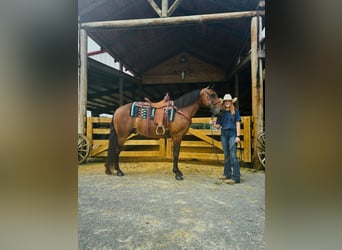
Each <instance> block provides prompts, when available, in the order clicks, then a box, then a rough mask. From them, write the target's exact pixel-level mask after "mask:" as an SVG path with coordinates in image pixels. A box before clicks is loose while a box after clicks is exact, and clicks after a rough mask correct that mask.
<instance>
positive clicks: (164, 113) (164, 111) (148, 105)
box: [131, 94, 175, 135]
mask: <svg viewBox="0 0 342 250" xmlns="http://www.w3.org/2000/svg"><path fill="white" fill-rule="evenodd" d="M144 99H145V102H134V103H133V104H132V108H131V116H140V117H142V118H143V119H147V127H148V131H150V120H153V122H154V123H155V124H156V125H157V128H156V134H157V135H165V133H166V132H167V131H168V127H169V126H168V125H169V121H173V116H174V109H175V106H174V102H173V101H171V98H170V96H169V95H168V94H166V95H165V97H164V98H163V99H162V100H161V101H159V102H154V103H153V102H151V100H150V99H148V98H147V97H145V98H144ZM137 109H139V111H138V110H137ZM134 114H136V115H134Z"/></svg>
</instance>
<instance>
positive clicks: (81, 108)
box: [78, 29, 88, 134]
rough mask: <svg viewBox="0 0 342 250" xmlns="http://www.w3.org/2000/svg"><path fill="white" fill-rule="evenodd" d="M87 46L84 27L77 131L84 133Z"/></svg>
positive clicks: (82, 30) (81, 46) (81, 39)
mask: <svg viewBox="0 0 342 250" xmlns="http://www.w3.org/2000/svg"><path fill="white" fill-rule="evenodd" d="M87 47H88V37H87V32H86V31H85V30H84V29H81V30H80V69H79V71H80V77H79V82H78V133H79V134H84V124H85V121H86V120H85V119H86V117H87V88H88V86H87V85H88V84H87V64H88V56H87V50H88V49H87Z"/></svg>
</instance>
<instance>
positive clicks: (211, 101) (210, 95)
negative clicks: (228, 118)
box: [201, 87, 222, 115]
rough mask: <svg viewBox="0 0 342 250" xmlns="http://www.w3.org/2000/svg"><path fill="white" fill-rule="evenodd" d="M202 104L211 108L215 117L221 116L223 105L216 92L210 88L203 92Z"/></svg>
mask: <svg viewBox="0 0 342 250" xmlns="http://www.w3.org/2000/svg"><path fill="white" fill-rule="evenodd" d="M201 102H202V105H203V106H205V107H209V108H210V112H211V113H212V114H213V115H217V114H219V113H220V111H221V109H222V103H221V101H220V99H219V98H218V96H217V94H216V92H215V91H214V90H213V89H210V88H209V87H206V88H204V89H202V90H201Z"/></svg>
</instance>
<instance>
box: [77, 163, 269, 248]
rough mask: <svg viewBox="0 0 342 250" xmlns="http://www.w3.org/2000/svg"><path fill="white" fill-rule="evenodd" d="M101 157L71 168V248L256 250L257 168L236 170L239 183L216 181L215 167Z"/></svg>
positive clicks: (260, 207) (260, 221) (259, 218)
mask: <svg viewBox="0 0 342 250" xmlns="http://www.w3.org/2000/svg"><path fill="white" fill-rule="evenodd" d="M179 168H180V170H181V171H182V172H183V174H184V180H183V181H177V180H176V179H175V177H174V174H173V173H172V162H122V163H121V169H122V171H123V172H124V173H125V176H124V177H118V176H108V175H105V174H104V163H103V162H93V163H87V164H84V165H81V166H79V167H78V171H79V184H78V185H79V191H78V192H79V194H78V197H79V198H78V207H79V211H78V214H79V215H78V216H79V249H253V250H255V249H264V244H265V242H264V220H265V211H264V209H265V193H264V189H265V174H264V172H263V171H253V170H251V169H247V168H241V183H240V184H235V185H228V184H224V183H222V182H221V181H219V180H218V178H217V177H218V176H220V175H221V174H222V171H223V167H222V166H219V165H212V164H211V165H210V164H208V163H203V162H202V163H201V162H198V163H197V162H196V163H191V162H180V163H179Z"/></svg>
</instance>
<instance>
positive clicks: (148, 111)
mask: <svg viewBox="0 0 342 250" xmlns="http://www.w3.org/2000/svg"><path fill="white" fill-rule="evenodd" d="M161 109H164V112H165V113H166V112H167V118H168V120H169V121H170V122H172V121H173V119H174V115H175V108H174V107H173V106H172V107H169V108H167V107H162V108H161ZM166 109H167V110H166ZM156 111H157V109H156V108H153V107H152V106H151V104H150V103H149V102H133V103H132V106H131V111H130V114H129V115H130V116H132V117H139V118H142V119H150V120H154V118H155V115H156Z"/></svg>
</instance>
